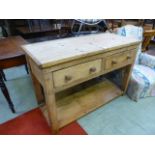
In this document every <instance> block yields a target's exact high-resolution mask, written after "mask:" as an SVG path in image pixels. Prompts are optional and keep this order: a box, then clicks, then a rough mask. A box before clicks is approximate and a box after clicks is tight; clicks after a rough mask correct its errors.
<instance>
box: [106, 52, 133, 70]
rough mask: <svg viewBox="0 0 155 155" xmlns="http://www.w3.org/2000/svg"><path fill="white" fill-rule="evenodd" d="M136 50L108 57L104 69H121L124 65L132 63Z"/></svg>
mask: <svg viewBox="0 0 155 155" xmlns="http://www.w3.org/2000/svg"><path fill="white" fill-rule="evenodd" d="M135 54H136V50H131V51H128V52H122V53H119V54H114V55H111V56H109V57H108V58H107V59H106V62H105V69H106V70H107V69H112V68H117V67H123V66H125V65H126V64H129V63H132V62H133V60H134V58H135Z"/></svg>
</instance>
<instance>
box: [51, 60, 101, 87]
mask: <svg viewBox="0 0 155 155" xmlns="http://www.w3.org/2000/svg"><path fill="white" fill-rule="evenodd" d="M101 64H102V60H101V59H97V60H94V61H90V62H87V63H82V64H79V65H75V66H71V67H68V68H65V69H62V70H58V71H55V72H53V81H54V86H55V88H58V87H63V86H65V85H67V84H70V83H73V82H76V81H78V80H82V79H85V78H88V77H91V76H93V75H94V74H97V73H99V72H100V71H101Z"/></svg>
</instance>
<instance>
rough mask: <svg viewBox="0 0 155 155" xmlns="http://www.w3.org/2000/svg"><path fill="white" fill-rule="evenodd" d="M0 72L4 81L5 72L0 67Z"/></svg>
mask: <svg viewBox="0 0 155 155" xmlns="http://www.w3.org/2000/svg"><path fill="white" fill-rule="evenodd" d="M0 74H1V76H2V77H3V79H4V81H6V77H5V74H4V72H3V70H2V69H0Z"/></svg>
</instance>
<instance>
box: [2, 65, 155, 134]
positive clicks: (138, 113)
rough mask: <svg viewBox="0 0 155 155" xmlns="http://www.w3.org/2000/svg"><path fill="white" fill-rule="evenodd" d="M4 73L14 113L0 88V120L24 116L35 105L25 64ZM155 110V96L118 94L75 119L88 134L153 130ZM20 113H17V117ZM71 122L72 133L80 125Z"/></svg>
mask: <svg viewBox="0 0 155 155" xmlns="http://www.w3.org/2000/svg"><path fill="white" fill-rule="evenodd" d="M5 73H6V77H7V79H8V81H7V82H6V85H7V87H8V89H9V92H10V95H11V98H12V100H13V102H14V105H15V108H16V111H17V113H16V114H13V113H12V112H11V111H10V109H9V107H8V104H7V102H6V100H5V98H4V96H3V95H2V93H1V91H0V124H2V123H4V122H7V121H8V120H11V119H13V118H15V117H17V116H20V115H22V116H23V114H24V113H26V112H28V111H30V110H32V109H35V108H36V107H38V105H37V102H36V99H35V95H34V91H33V86H32V82H31V79H30V77H29V75H27V74H26V72H25V68H24V67H23V66H21V67H16V68H12V69H8V70H5ZM154 114H155V97H148V98H145V99H141V100H139V102H134V101H132V100H130V99H129V98H128V97H127V96H121V97H119V98H117V99H116V100H113V101H112V102H110V103H109V104H107V105H105V106H103V107H101V108H99V109H98V110H96V111H94V112H91V113H90V114H88V115H86V116H84V117H82V118H81V119H79V120H78V123H79V124H80V126H81V127H82V128H83V129H84V130H85V131H86V132H87V133H88V134H95V135H96V134H99V135H107V134H110V135H122V134H127V135H129V134H155V123H154V122H155V115H154ZM24 115H25V114H24ZM22 116H20V117H17V120H18V118H19V119H20V118H21V117H22ZM21 120H22V119H21ZM2 125H3V124H2ZM4 125H5V123H4ZM29 125H30V128H32V125H31V123H30V124H29ZM26 126H28V124H26ZM71 126H73V128H74V130H73V133H74V131H75V130H76V129H78V128H79V125H78V124H77V123H75V122H74V123H73V124H71ZM14 127H15V126H14ZM81 127H80V128H81ZM70 129H71V128H69V132H71V130H70ZM65 130H66V129H65ZM67 130H68V129H67ZM65 132H66V131H65ZM82 133H83V132H82Z"/></svg>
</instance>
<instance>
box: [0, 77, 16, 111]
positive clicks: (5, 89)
mask: <svg viewBox="0 0 155 155" xmlns="http://www.w3.org/2000/svg"><path fill="white" fill-rule="evenodd" d="M0 88H1V90H2V93H3V94H4V96H5V98H6V100H7V102H8V104H9V107H10V109H11V111H12V112H13V113H15V109H14V105H13V103H12V101H11V98H10V95H9V92H8V90H7V87H6V86H5V83H4V81H3V77H2V75H1V74H0Z"/></svg>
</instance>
